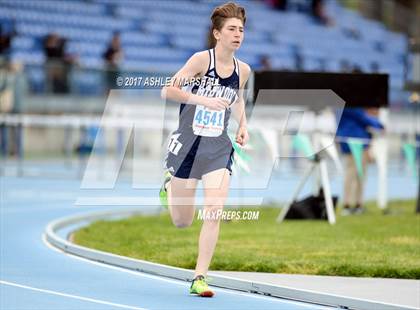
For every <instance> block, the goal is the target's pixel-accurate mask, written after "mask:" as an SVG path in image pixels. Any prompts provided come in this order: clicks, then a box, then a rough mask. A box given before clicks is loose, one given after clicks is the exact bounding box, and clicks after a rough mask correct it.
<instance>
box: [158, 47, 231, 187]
mask: <svg viewBox="0 0 420 310" xmlns="http://www.w3.org/2000/svg"><path fill="white" fill-rule="evenodd" d="M208 53H209V57H210V62H209V67H208V70H207V72H206V74H204V76H203V77H202V78H201V79H200V80H199V81H198V82H196V83H193V84H192V85H188V86H185V87H184V88H183V90H185V91H187V92H191V93H193V94H197V95H199V96H206V97H221V98H225V99H227V100H228V101H229V104H230V106H231V105H233V104H235V102H236V101H237V99H238V90H239V64H238V61H237V59H236V58H235V57H234V58H233V59H232V61H233V64H234V70H233V72H232V74H231V75H230V76H229V77H227V78H221V77H220V76H219V75H218V74H217V68H216V56H215V51H214V49H211V50H208ZM230 115H231V108H230V107H229V108H228V109H225V110H222V111H214V110H210V109H208V108H206V107H204V106H201V105H194V104H185V103H182V104H181V105H180V111H179V125H178V129H177V130H176V131H175V132H174V133H173V134H172V136H171V138H170V141H169V143H168V155H167V158H166V169H168V171H169V172H170V173H171V174H172V175H175V176H176V177H179V178H185V179H186V178H195V179H201V177H202V176H203V175H204V174H206V173H208V172H211V171H214V170H218V169H221V168H227V169H228V170H229V171H230V172H231V171H232V169H231V166H232V156H233V148H232V143H231V141H230V138H229V136H228V134H227V129H228V125H229V118H230Z"/></svg>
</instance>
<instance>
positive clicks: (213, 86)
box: [197, 76, 238, 104]
mask: <svg viewBox="0 0 420 310" xmlns="http://www.w3.org/2000/svg"><path fill="white" fill-rule="evenodd" d="M197 95H199V96H205V97H210V98H224V99H227V100H228V101H229V102H230V103H231V104H232V103H234V102H235V101H236V99H237V98H238V95H237V93H236V90H235V89H232V88H230V87H227V86H223V85H220V83H219V79H218V78H213V77H207V76H204V77H203V78H202V79H201V83H200V86H199V87H198V90H197Z"/></svg>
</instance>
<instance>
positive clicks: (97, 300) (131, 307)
mask: <svg viewBox="0 0 420 310" xmlns="http://www.w3.org/2000/svg"><path fill="white" fill-rule="evenodd" d="M0 284H3V285H9V286H14V287H19V288H23V289H27V290H31V291H36V292H40V293H45V294H50V295H57V296H62V297H68V298H73V299H78V300H83V301H89V302H93V303H96V304H101V305H107V306H115V307H119V308H124V309H135V310H146V309H145V308H139V307H134V306H127V305H123V304H116V303H113V302H108V301H103V300H99V299H93V298H88V297H82V296H77V295H71V294H66V293H60V292H56V291H51V290H44V289H40V288H36V287H32V286H26V285H22V284H18V283H13V282H8V281H3V280H0Z"/></svg>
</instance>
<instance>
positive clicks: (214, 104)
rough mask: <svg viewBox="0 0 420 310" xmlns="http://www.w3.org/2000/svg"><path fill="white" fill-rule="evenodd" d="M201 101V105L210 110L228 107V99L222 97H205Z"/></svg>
mask: <svg viewBox="0 0 420 310" xmlns="http://www.w3.org/2000/svg"><path fill="white" fill-rule="evenodd" d="M203 101H204V102H203V105H204V106H205V107H206V108H208V109H210V110H216V111H222V110H224V109H227V108H229V100H227V99H224V98H205V99H204V100H203Z"/></svg>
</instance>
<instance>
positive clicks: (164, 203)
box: [159, 171, 172, 209]
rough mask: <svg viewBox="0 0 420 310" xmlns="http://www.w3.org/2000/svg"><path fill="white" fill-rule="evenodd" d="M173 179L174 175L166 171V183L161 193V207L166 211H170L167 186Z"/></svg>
mask: <svg viewBox="0 0 420 310" xmlns="http://www.w3.org/2000/svg"><path fill="white" fill-rule="evenodd" d="M171 178H172V175H171V174H170V173H169V171H166V173H165V181H164V182H163V185H162V187H161V188H160V191H159V199H160V205H161V206H162V207H163V208H165V209H168V191H167V190H166V184H168V182H169V181H170V180H171Z"/></svg>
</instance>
